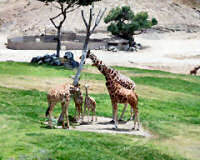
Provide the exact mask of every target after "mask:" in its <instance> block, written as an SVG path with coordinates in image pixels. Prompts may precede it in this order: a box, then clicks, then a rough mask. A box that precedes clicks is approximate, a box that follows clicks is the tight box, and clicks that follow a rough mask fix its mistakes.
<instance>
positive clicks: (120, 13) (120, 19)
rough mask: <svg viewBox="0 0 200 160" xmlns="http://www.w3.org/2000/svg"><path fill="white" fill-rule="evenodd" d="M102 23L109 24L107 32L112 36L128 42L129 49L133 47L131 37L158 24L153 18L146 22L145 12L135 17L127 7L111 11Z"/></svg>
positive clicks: (146, 14)
mask: <svg viewBox="0 0 200 160" xmlns="http://www.w3.org/2000/svg"><path fill="white" fill-rule="evenodd" d="M104 22H105V23H106V24H107V23H110V25H109V26H108V28H107V30H108V31H109V32H111V33H112V34H113V35H115V36H118V37H121V38H123V39H126V40H128V41H129V47H131V46H133V44H134V43H133V42H134V38H133V35H136V34H141V33H142V32H143V31H144V30H145V29H147V28H151V27H152V26H154V25H156V24H157V23H158V22H157V20H156V19H155V18H152V19H151V20H148V13H147V12H139V13H137V14H136V15H135V14H134V12H133V11H132V10H131V8H130V7H129V6H123V7H121V8H119V7H117V8H114V9H112V10H111V11H110V12H109V13H108V15H107V17H105V19H104Z"/></svg>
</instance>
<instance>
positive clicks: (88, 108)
mask: <svg viewBox="0 0 200 160" xmlns="http://www.w3.org/2000/svg"><path fill="white" fill-rule="evenodd" d="M87 110H88V122H89V121H90V108H89V107H88V106H87Z"/></svg>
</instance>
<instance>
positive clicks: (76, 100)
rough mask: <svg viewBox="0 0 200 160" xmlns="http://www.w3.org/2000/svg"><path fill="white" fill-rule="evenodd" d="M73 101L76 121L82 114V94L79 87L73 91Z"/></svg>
mask: <svg viewBox="0 0 200 160" xmlns="http://www.w3.org/2000/svg"><path fill="white" fill-rule="evenodd" d="M73 99H74V103H75V107H76V110H75V119H76V121H78V120H80V118H81V117H80V116H81V114H82V106H83V95H82V93H81V90H80V88H79V89H78V90H77V91H76V92H75V93H74V95H73ZM77 112H78V118H77Z"/></svg>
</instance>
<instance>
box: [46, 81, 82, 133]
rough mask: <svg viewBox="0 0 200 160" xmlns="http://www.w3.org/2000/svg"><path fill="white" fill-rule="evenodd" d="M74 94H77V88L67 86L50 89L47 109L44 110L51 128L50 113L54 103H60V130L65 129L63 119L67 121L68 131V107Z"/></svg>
mask: <svg viewBox="0 0 200 160" xmlns="http://www.w3.org/2000/svg"><path fill="white" fill-rule="evenodd" d="M76 92H79V87H74V86H72V85H69V84H67V83H66V84H63V85H58V86H56V87H55V88H51V89H50V90H49V91H48V94H47V101H48V108H47V110H46V117H49V126H50V127H51V128H52V111H53V109H54V107H55V105H56V103H58V102H61V108H62V113H61V115H63V121H62V128H63V129H65V123H64V118H66V121H67V129H69V119H68V106H69V102H70V98H71V96H72V95H74V94H75V93H76Z"/></svg>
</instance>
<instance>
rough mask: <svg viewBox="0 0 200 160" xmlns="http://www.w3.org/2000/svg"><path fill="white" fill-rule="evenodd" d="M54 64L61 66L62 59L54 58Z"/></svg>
mask: <svg viewBox="0 0 200 160" xmlns="http://www.w3.org/2000/svg"><path fill="white" fill-rule="evenodd" d="M53 65H54V66H60V65H61V61H60V60H59V59H55V60H53Z"/></svg>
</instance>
